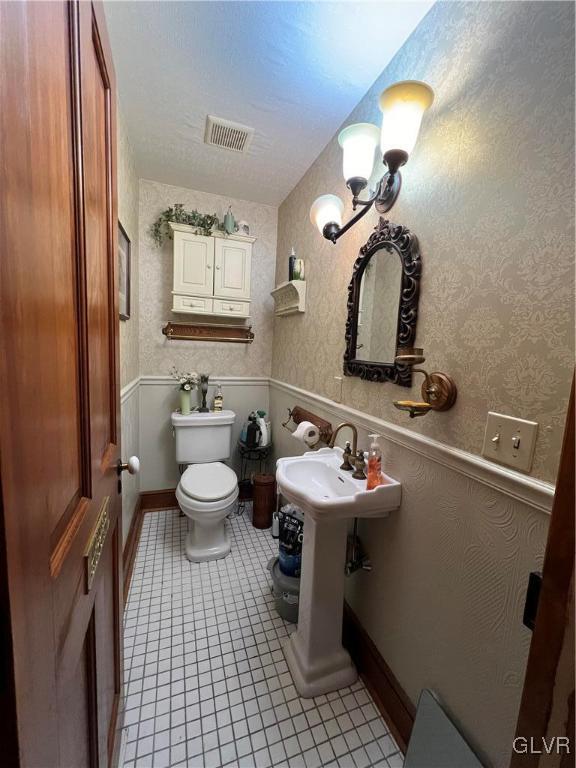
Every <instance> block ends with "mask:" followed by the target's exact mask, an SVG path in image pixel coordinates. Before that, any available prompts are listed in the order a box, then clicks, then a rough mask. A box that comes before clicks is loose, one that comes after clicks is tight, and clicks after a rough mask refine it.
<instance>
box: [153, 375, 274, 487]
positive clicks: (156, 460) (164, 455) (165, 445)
mask: <svg viewBox="0 0 576 768" xmlns="http://www.w3.org/2000/svg"><path fill="white" fill-rule="evenodd" d="M211 381H212V384H211V386H210V389H209V392H208V402H209V403H211V402H212V398H213V396H214V390H215V385H216V383H220V384H222V392H223V394H224V408H230V409H232V410H233V411H234V412H235V413H236V422H235V424H234V428H233V431H232V445H233V453H232V456H231V459H230V463H231V465H232V467H233V468H234V469H237V468H239V464H238V457H237V452H236V450H235V445H236V442H237V440H238V438H239V436H240V430H241V429H242V424H243V423H244V421H245V420H246V419H247V418H248V414H249V413H250V411H253V410H255V409H257V408H263V409H264V410H265V411H268V410H269V398H268V381H269V380H268V379H267V378H264V377H262V378H257V377H253V378H248V377H246V378H243V377H226V376H221V377H219V378H216V377H214V378H213V379H212V380H211ZM197 395H198V393H196V392H195V393H194V395H193V397H194V396H197ZM177 407H179V405H178V390H177V387H176V383H175V382H174V380H173V379H171V378H170V377H169V376H142V377H141V378H140V461H141V482H140V490H141V491H151V490H159V489H164V488H175V487H176V486H177V485H178V480H179V478H180V473H179V471H178V465H177V464H176V456H175V452H174V437H173V434H172V425H171V423H170V414H171V412H172V411H173V410H174V409H175V408H177Z"/></svg>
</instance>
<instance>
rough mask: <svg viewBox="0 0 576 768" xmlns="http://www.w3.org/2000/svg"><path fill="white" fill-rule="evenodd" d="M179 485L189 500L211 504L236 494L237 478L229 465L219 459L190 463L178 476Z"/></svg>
mask: <svg viewBox="0 0 576 768" xmlns="http://www.w3.org/2000/svg"><path fill="white" fill-rule="evenodd" d="M179 487H180V490H181V491H182V493H183V495H184V496H186V497H187V498H189V499H190V500H191V501H197V502H203V503H206V504H208V505H211V503H213V502H216V501H221V500H224V499H226V500H227V499H228V497H230V496H235V495H237V490H238V478H237V477H236V473H235V472H234V471H233V470H232V469H230V467H227V466H226V465H225V464H222V463H221V462H220V461H215V462H211V463H209V464H192V465H191V466H189V467H188V468H187V469H186V470H185V472H184V474H183V475H182V477H181V478H180V483H179Z"/></svg>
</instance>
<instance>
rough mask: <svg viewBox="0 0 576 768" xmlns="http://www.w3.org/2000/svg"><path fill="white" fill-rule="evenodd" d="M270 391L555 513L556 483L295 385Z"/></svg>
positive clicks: (273, 384)
mask: <svg viewBox="0 0 576 768" xmlns="http://www.w3.org/2000/svg"><path fill="white" fill-rule="evenodd" d="M270 388H271V389H272V390H274V389H276V390H278V391H281V392H285V393H288V394H290V395H292V396H294V397H297V398H298V399H299V400H300V401H301V402H303V403H306V404H308V405H312V406H316V407H320V408H322V409H323V410H324V411H325V412H326V413H329V414H331V415H332V416H334V417H335V419H337V420H339V421H352V422H353V423H354V424H355V425H356V426H358V427H361V428H364V429H366V430H367V431H368V432H369V433H372V432H377V433H378V434H381V435H382V437H383V438H385V439H387V440H390V441H391V442H392V443H396V444H397V445H401V446H402V447H404V448H407V449H408V450H411V451H414V452H415V453H417V454H419V455H420V456H424V457H425V458H427V459H429V460H431V461H435V462H437V463H438V464H442V465H443V466H445V467H448V468H449V469H452V470H454V471H455V472H459V473H460V474H463V475H465V476H467V477H470V478H472V479H473V480H476V481H477V482H479V483H482V484H483V485H487V486H489V487H491V488H494V489H495V490H497V491H500V492H501V493H504V494H506V495H507V496H511V497H512V498H514V499H517V500H518V501H521V502H523V503H524V504H527V505H528V506H531V507H533V508H534V509H537V510H539V511H541V512H544V513H546V514H548V515H549V514H550V512H551V510H552V502H553V500H554V485H553V484H552V483H546V482H544V481H542V480H538V479H536V478H534V477H529V476H528V475H522V474H521V473H519V472H515V471H514V470H512V469H508V468H506V467H502V466H500V465H498V464H494V463H492V462H490V461H487V460H486V459H484V458H482V457H481V456H476V455H474V454H472V453H468V452H467V451H463V450H461V449H460V448H453V447H451V446H449V445H445V444H444V443H440V442H439V441H438V440H434V439H433V438H431V437H427V436H426V435H421V434H418V433H417V432H412V431H411V430H409V429H405V428H404V427H399V426H396V425H395V424H391V423H390V422H388V421H384V420H383V419H379V418H377V417H376V416H370V414H367V413H365V412H363V411H357V410H355V409H354V408H350V407H349V406H347V405H342V404H340V403H336V402H335V401H334V400H330V399H329V398H327V397H323V396H321V395H316V394H314V393H313V392H309V391H307V390H305V389H300V388H299V387H295V386H294V385H292V384H287V383H286V382H283V381H279V380H277V379H270Z"/></svg>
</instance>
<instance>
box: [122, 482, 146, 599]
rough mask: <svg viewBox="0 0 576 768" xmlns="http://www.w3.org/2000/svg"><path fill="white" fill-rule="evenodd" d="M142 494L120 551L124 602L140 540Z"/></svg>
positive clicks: (126, 597)
mask: <svg viewBox="0 0 576 768" xmlns="http://www.w3.org/2000/svg"><path fill="white" fill-rule="evenodd" d="M142 515H143V510H142V496H141V495H140V496H139V497H138V501H137V502H136V506H135V507H134V514H133V515H132V520H131V522H130V528H129V530H128V535H127V537H126V544H125V545H124V551H123V553H122V569H123V572H124V603H126V600H127V599H128V590H129V589H130V581H131V580H132V571H133V569H134V560H135V559H136V550H137V549H138V542H139V541H140V531H141V529H142Z"/></svg>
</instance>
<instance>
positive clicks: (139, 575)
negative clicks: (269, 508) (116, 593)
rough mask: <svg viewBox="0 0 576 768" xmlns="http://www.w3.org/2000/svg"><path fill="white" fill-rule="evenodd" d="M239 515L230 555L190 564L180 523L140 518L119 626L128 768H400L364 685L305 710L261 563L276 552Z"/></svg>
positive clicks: (161, 515)
mask: <svg viewBox="0 0 576 768" xmlns="http://www.w3.org/2000/svg"><path fill="white" fill-rule="evenodd" d="M248 518H249V510H248V511H247V512H246V514H245V516H242V517H233V518H232V519H230V520H229V521H228V525H229V526H230V534H231V537H232V552H231V553H230V555H229V556H228V557H226V558H225V559H223V560H217V561H215V562H212V563H202V564H193V563H189V562H188V561H187V560H186V558H185V556H184V554H183V552H184V538H185V535H186V530H187V528H186V526H187V519H186V518H185V517H180V516H179V513H178V511H176V510H166V511H163V512H155V513H150V514H147V515H145V517H144V524H143V527H142V536H141V539H140V544H139V546H138V552H137V556H136V562H135V566H134V573H133V576H132V585H131V588H130V594H129V597H128V603H127V606H126V614H125V620H124V626H125V630H124V637H125V640H124V643H125V681H126V702H125V709H126V712H125V720H124V734H123V749H122V753H123V754H122V755H121V761H122V763H123V766H124V768H163V767H164V766H174V767H175V766H186V767H187V768H218V767H219V766H230V767H231V766H238V767H239V768H268V767H269V766H274V768H276V766H287V767H288V768H318V767H319V766H341V768H368V766H378V768H402V764H403V759H402V754H401V753H400V752H399V750H398V747H397V745H396V743H395V742H394V739H393V738H392V736H391V735H390V733H389V732H388V729H387V727H386V724H385V723H384V721H383V720H382V718H381V717H380V716H379V714H378V712H377V710H376V708H375V707H374V704H373V702H372V700H371V698H370V695H369V693H368V691H367V690H366V688H365V686H364V684H363V683H362V682H361V681H359V682H358V683H356V684H355V685H354V686H352V687H351V688H346V689H343V690H340V691H338V692H336V693H331V694H328V695H327V696H320V697H318V698H316V699H301V698H300V697H299V696H298V694H297V692H296V690H295V688H294V686H293V684H292V679H291V677H290V673H289V671H288V669H287V666H286V662H285V661H284V656H283V654H282V644H283V643H284V641H285V639H286V637H287V636H288V634H289V633H290V632H292V631H293V630H294V627H293V626H292V625H291V624H288V623H286V622H285V621H283V620H282V619H280V618H279V617H278V615H277V614H276V612H275V609H274V601H273V598H272V596H271V594H270V578H269V574H268V571H267V570H266V564H267V562H268V560H269V559H270V557H271V555H273V554H274V553H275V552H276V549H277V545H276V543H275V542H274V540H273V539H272V538H271V536H270V533H269V531H258V530H256V529H255V528H253V527H252V525H251V523H250V522H249V519H248Z"/></svg>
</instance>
